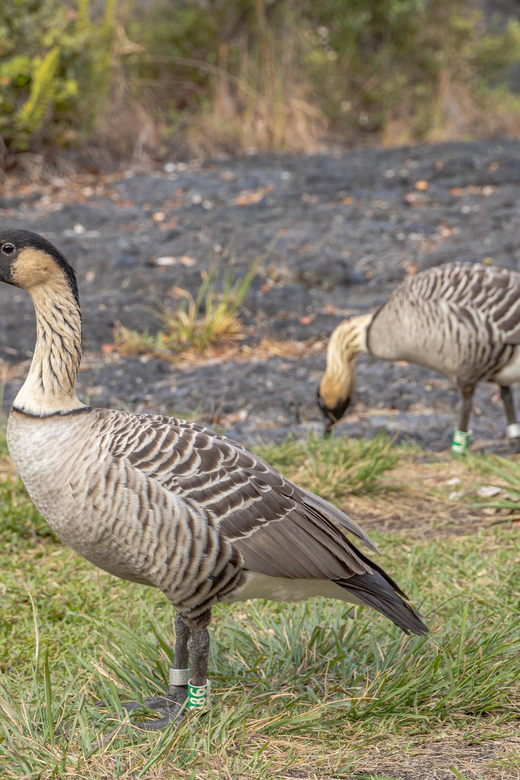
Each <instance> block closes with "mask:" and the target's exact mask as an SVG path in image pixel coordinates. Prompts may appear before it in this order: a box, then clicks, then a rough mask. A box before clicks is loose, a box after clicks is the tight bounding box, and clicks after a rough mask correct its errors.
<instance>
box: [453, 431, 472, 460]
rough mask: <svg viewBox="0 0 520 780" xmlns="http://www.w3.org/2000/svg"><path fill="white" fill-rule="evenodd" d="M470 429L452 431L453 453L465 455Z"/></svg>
mask: <svg viewBox="0 0 520 780" xmlns="http://www.w3.org/2000/svg"><path fill="white" fill-rule="evenodd" d="M470 439H471V431H454V432H453V441H452V443H451V451H452V453H453V454H454V455H465V454H466V452H467V451H468V448H469V441H470Z"/></svg>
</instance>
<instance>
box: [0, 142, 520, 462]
mask: <svg viewBox="0 0 520 780" xmlns="http://www.w3.org/2000/svg"><path fill="white" fill-rule="evenodd" d="M519 193H520V142H519V141H513V140H507V141H488V142H475V143H465V144H463V143H452V144H445V145H441V146H418V147H413V148H402V149H381V150H374V149H371V150H370V149H369V150H357V151H351V152H345V153H337V154H322V155H317V156H312V157H272V158H268V157H250V158H245V159H240V160H232V159H219V160H215V161H207V162H205V163H204V164H196V163H193V164H182V163H176V162H175V161H172V162H171V163H169V164H166V165H163V166H161V167H158V168H157V169H156V170H150V169H148V170H139V169H137V168H136V169H133V168H129V169H128V170H122V171H120V172H119V173H116V174H110V175H104V174H101V173H98V172H92V173H84V174H78V175H75V176H72V177H69V178H56V177H54V178H52V177H51V178H50V179H49V180H46V181H44V182H41V183H37V184H27V183H25V184H21V183H20V182H19V181H17V180H15V179H12V180H8V181H6V182H4V184H3V185H2V187H1V189H0V215H1V223H2V225H5V226H6V227H7V226H10V227H20V228H27V229H31V230H35V231H38V232H40V233H43V234H44V235H46V236H47V237H48V238H50V239H51V240H52V241H53V242H55V243H56V245H57V246H58V247H59V248H60V249H61V250H62V251H63V252H64V253H65V254H66V256H67V257H68V258H69V260H70V261H71V262H72V263H73V264H74V266H75V268H76V269H77V272H78V276H79V282H80V293H81V299H82V305H83V315H84V325H85V358H84V362H83V370H82V371H81V374H80V382H79V383H80V392H81V394H82V396H83V398H84V399H86V400H87V401H89V402H90V403H91V404H93V405H98V406H104V405H107V406H114V407H124V408H128V409H141V410H143V409H144V410H157V411H162V412H166V413H175V414H179V415H181V416H187V415H190V414H193V413H194V412H196V413H197V415H198V416H199V418H201V419H202V420H204V421H209V422H212V423H214V424H218V425H219V426H220V427H223V428H226V429H228V430H229V432H230V434H231V435H233V436H235V437H237V438H239V439H241V440H243V441H251V440H252V439H263V440H270V439H275V440H282V439H283V438H284V437H285V436H286V435H287V433H288V432H289V431H293V432H294V433H295V434H296V435H301V434H302V433H303V432H304V429H305V426H306V425H307V424H310V425H311V426H316V428H317V429H320V427H321V426H320V414H319V411H318V409H317V407H316V404H315V395H316V387H317V382H318V379H319V376H320V374H321V372H322V370H323V368H324V361H325V354H324V349H325V343H326V339H327V337H328V336H329V334H330V332H331V330H332V329H333V328H334V327H335V325H337V324H338V323H339V322H340V321H341V320H342V319H343V318H344V317H345V316H349V315H353V314H358V313H361V312H366V311H370V310H372V309H374V308H375V307H377V306H378V305H379V304H381V303H382V302H383V301H384V300H385V298H386V297H387V295H388V294H389V292H390V291H391V289H392V288H393V287H394V286H395V284H396V283H397V282H398V281H399V280H400V279H401V278H402V277H403V276H404V275H405V274H407V273H413V272H415V271H416V270H417V269H419V270H420V269H423V268H427V267H429V266H432V265H436V264H438V263H443V262H446V261H450V260H464V261H467V262H475V261H483V260H484V261H486V262H493V263H495V264H497V265H504V266H507V267H509V268H518V266H519V261H520V246H519V243H518V240H517V236H518V230H519V226H520V211H519V210H518V205H517V204H518V196H519ZM273 241H276V244H275V246H274V248H272V245H273ZM269 247H271V250H270V251H268V250H269ZM266 253H267V256H266ZM259 256H261V257H262V258H263V259H262V260H261V262H260V264H259V268H258V273H257V275H256V277H255V279H254V282H253V284H252V287H251V289H250V291H249V294H248V295H247V297H246V299H245V302H244V306H243V310H242V321H243V325H244V331H245V334H246V339H245V341H244V342H242V347H246V348H249V351H248V352H247V353H245V352H244V350H243V349H242V351H241V352H240V354H235V355H234V356H233V355H231V356H229V355H228V358H227V359H226V360H222V359H221V358H222V355H219V354H218V353H216V354H213V355H212V356H210V357H209V358H208V359H206V360H197V361H195V362H194V363H193V364H190V363H189V362H186V361H184V362H183V363H181V364H180V365H172V363H170V362H169V361H166V360H161V359H156V358H152V359H149V358H147V356H141V357H135V356H134V357H121V356H119V355H118V354H116V353H114V352H113V351H110V350H111V347H110V345H111V344H112V343H113V340H114V336H113V329H114V324H115V323H116V322H121V323H122V324H123V325H125V326H127V327H130V328H133V329H138V330H141V331H142V330H145V329H148V330H149V331H150V332H154V330H157V329H158V328H159V326H160V321H159V320H158V319H157V317H156V316H155V313H154V312H155V311H156V310H157V308H158V306H159V305H161V304H164V303H165V302H166V303H167V304H168V305H170V306H171V305H174V304H173V302H172V299H171V297H170V296H169V295H168V291H169V290H170V289H171V287H172V286H174V285H177V286H179V287H182V288H184V289H187V290H189V291H191V292H192V293H195V292H196V291H197V290H198V288H199V286H200V282H201V272H202V271H204V270H205V269H207V268H208V267H209V266H211V265H212V264H213V263H215V262H219V267H220V271H221V272H222V273H223V272H228V273H231V274H233V275H234V277H235V278H240V277H241V276H243V275H244V273H245V272H246V270H247V269H248V268H249V266H250V264H251V262H252V261H253V260H254V259H255V258H257V257H259ZM164 258H167V260H164ZM177 305H178V304H177ZM0 307H1V311H2V326H3V327H2V328H1V330H0V358H1V360H2V365H3V375H4V382H5V388H4V408H5V410H7V409H8V407H9V405H10V404H11V402H12V400H13V398H14V395H15V393H16V391H17V389H18V387H19V386H20V384H21V382H22V378H23V374H24V372H25V371H26V368H27V365H28V360H29V359H30V356H31V354H32V349H33V346H34V315H33V312H32V307H31V303H30V301H29V299H28V297H27V296H26V295H25V293H23V292H20V293H19V294H18V293H17V292H16V291H14V292H13V289H12V288H8V287H7V286H2V287H0ZM262 339H264V340H265V339H267V340H268V341H267V343H270V344H272V343H273V342H281V344H279V345H278V348H277V349H274V350H271V351H270V353H269V350H267V352H266V350H265V349H259V348H258V345H259V344H260V342H261V341H262ZM295 342H298V344H297V346H296V348H295ZM104 345H108V346H104ZM357 374H358V383H357V393H356V399H357V403H356V405H355V406H354V407H353V408H352V410H351V413H350V415H349V416H348V417H347V419H346V420H345V422H344V423H343V424H342V426H341V427H340V429H339V433H341V434H344V433H349V434H351V435H353V436H359V435H364V436H371V435H373V434H374V433H375V432H377V431H378V430H379V429H381V428H383V429H385V430H387V431H388V432H390V433H391V434H392V435H397V438H398V440H403V439H404V440H413V441H417V442H418V443H420V444H422V445H424V446H426V447H428V448H431V449H433V450H443V449H445V448H446V447H448V446H449V443H450V434H451V431H452V429H453V426H454V420H455V417H454V409H455V407H456V404H457V402H458V394H457V392H456V389H455V388H454V387H453V385H452V383H451V382H450V381H449V380H447V379H445V378H444V377H441V376H439V375H434V374H432V373H431V372H429V371H427V370H425V369H422V368H420V367H417V366H412V365H406V364H404V363H400V364H391V363H384V362H382V361H377V360H375V359H372V358H369V357H362V358H361V359H360V360H359V363H358V372H357ZM475 406H476V410H475V416H474V418H473V421H472V428H473V440H474V443H475V446H477V447H478V446H481V447H483V448H487V449H494V450H496V449H499V450H500V449H501V448H502V449H503V448H504V428H505V424H504V419H503V412H502V408H501V404H500V399H499V396H498V393H497V388H495V387H494V386H491V385H488V386H482V387H480V388H479V389H478V391H477V394H476V398H475Z"/></svg>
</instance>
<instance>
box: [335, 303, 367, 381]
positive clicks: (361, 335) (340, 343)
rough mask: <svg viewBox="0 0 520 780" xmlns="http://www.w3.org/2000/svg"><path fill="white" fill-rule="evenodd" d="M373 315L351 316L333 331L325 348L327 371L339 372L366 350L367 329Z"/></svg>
mask: <svg viewBox="0 0 520 780" xmlns="http://www.w3.org/2000/svg"><path fill="white" fill-rule="evenodd" d="M373 316H374V315H373V314H363V315H362V316H361V317H352V319H350V320H345V322H342V323H341V324H340V325H338V327H337V328H336V329H335V330H334V331H333V333H332V335H331V337H330V342H329V347H328V349H327V373H331V374H341V373H342V372H343V371H344V370H345V366H346V365H348V364H349V363H350V362H351V361H352V360H354V359H355V358H356V357H357V356H358V355H359V354H360V353H361V352H368V346H367V331H368V326H369V325H370V323H371V322H372V319H373Z"/></svg>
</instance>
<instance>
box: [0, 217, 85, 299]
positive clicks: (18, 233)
mask: <svg viewBox="0 0 520 780" xmlns="http://www.w3.org/2000/svg"><path fill="white" fill-rule="evenodd" d="M0 281H2V282H6V283H7V284H12V285H14V286H15V287H20V288H21V289H22V290H27V292H28V293H30V294H31V295H33V294H34V292H35V291H36V290H42V289H43V288H45V289H46V290H47V291H48V292H49V294H52V293H53V292H54V293H55V294H56V295H57V296H60V290H63V286H64V283H65V285H66V288H68V289H67V292H68V293H69V294H70V293H72V295H73V298H74V300H75V302H76V303H77V304H79V297H78V285H77V282H76V274H75V272H74V269H73V268H72V266H71V265H70V264H69V262H68V261H67V259H66V258H65V257H64V256H63V255H62V254H61V252H60V251H59V250H58V249H56V247H55V246H54V245H53V244H51V242H50V241H48V240H47V239H46V238H43V236H40V235H38V234H37V233H32V232H31V231H30V230H1V231H0Z"/></svg>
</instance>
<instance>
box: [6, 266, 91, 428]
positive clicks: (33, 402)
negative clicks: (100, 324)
mask: <svg viewBox="0 0 520 780" xmlns="http://www.w3.org/2000/svg"><path fill="white" fill-rule="evenodd" d="M29 293H30V295H31V298H32V301H33V304H34V308H35V311H36V333H37V338H36V346H35V349H34V357H33V360H32V363H31V368H30V370H29V374H28V376H27V379H26V380H25V383H24V385H23V386H22V388H21V390H20V392H19V393H18V395H17V396H16V398H15V401H14V404H13V406H14V408H15V409H17V410H18V411H21V412H25V413H26V414H31V415H34V416H38V417H45V416H47V415H49V414H56V413H59V412H70V411H72V410H74V409H80V408H82V407H83V406H84V404H82V403H81V401H80V400H79V399H78V397H77V396H76V377H77V374H78V370H79V364H80V361H81V312H80V309H79V305H78V302H77V299H76V296H75V295H74V291H73V290H72V288H71V285H70V283H69V281H68V279H67V277H66V276H65V274H64V273H63V272H61V273H56V274H55V276H54V277H53V278H52V280H51V281H48V282H47V283H46V284H41V285H37V286H35V287H32V288H31V289H29Z"/></svg>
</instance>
